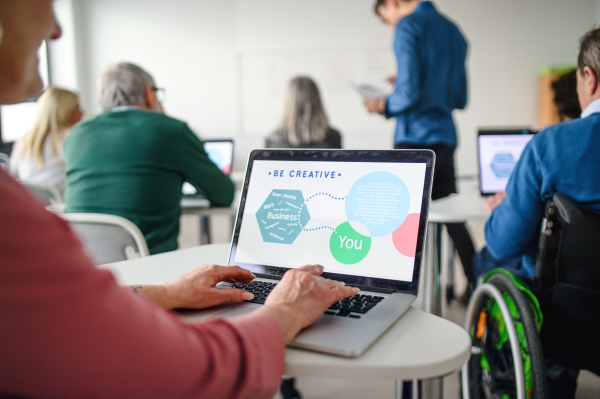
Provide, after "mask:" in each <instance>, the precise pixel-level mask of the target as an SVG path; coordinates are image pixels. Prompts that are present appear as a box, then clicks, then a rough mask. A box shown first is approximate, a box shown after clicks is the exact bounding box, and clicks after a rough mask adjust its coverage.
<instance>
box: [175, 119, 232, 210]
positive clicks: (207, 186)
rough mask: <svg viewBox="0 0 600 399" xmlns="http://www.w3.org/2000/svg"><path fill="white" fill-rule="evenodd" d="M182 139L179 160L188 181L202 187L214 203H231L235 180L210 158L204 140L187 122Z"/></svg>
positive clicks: (183, 127)
mask: <svg viewBox="0 0 600 399" xmlns="http://www.w3.org/2000/svg"><path fill="white" fill-rule="evenodd" d="M180 139H181V151H180V153H179V154H180V155H181V158H180V159H178V160H177V162H178V163H179V165H180V167H181V169H182V172H183V175H184V177H185V179H186V181H188V182H189V183H190V184H191V185H192V186H194V187H196V188H197V189H200V190H201V191H202V193H203V194H204V195H205V196H206V198H207V199H208V200H209V201H210V203H211V204H212V205H214V206H229V205H231V203H232V202H233V196H234V193H235V186H234V184H233V182H232V181H231V179H230V178H229V177H228V176H227V175H225V174H224V173H223V172H221V171H220V170H219V168H218V167H217V165H215V164H214V163H213V162H212V161H211V160H210V158H208V155H207V154H206V151H205V150H204V145H203V143H202V141H201V140H200V139H199V138H198V136H196V135H195V134H194V132H192V131H191V130H190V128H189V127H188V125H187V124H183V126H182V132H181V136H180Z"/></svg>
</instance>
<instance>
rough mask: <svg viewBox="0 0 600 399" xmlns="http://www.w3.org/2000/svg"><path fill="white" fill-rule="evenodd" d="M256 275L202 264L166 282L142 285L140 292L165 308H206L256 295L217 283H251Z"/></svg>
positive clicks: (233, 268) (235, 269) (240, 269)
mask: <svg viewBox="0 0 600 399" xmlns="http://www.w3.org/2000/svg"><path fill="white" fill-rule="evenodd" d="M255 278H256V276H254V274H252V273H251V272H250V271H248V270H246V269H242V268H241V267H239V266H217V265H202V266H200V267H197V268H195V269H194V270H192V271H190V272H188V273H186V274H184V275H181V276H179V277H177V278H175V279H173V280H171V281H169V282H166V283H164V284H160V285H143V286H140V288H138V290H137V292H138V293H139V294H140V295H142V296H143V297H145V298H146V299H148V300H149V301H151V302H153V303H155V304H157V305H159V306H161V307H162V308H165V309H176V308H180V309H183V308H185V309H203V308H208V307H211V306H215V305H219V304H221V303H225V302H239V301H247V300H250V299H252V298H254V295H253V294H252V293H250V292H246V291H244V290H240V289H237V288H225V289H220V288H216V287H215V286H216V285H217V283H219V282H221V281H225V282H228V283H242V284H248V283H249V282H251V281H252V280H254V279H255Z"/></svg>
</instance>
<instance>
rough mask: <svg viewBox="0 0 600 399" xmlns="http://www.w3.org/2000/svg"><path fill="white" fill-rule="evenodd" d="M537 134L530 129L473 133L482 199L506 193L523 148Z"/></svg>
mask: <svg viewBox="0 0 600 399" xmlns="http://www.w3.org/2000/svg"><path fill="white" fill-rule="evenodd" d="M535 133H537V132H536V131H534V130H530V129H512V130H507V129H504V130H480V131H479V132H478V134H477V157H478V161H479V162H478V165H479V187H480V190H481V195H482V196H484V197H485V196H488V195H494V194H496V193H499V192H501V191H505V190H506V185H507V184H508V179H509V178H510V175H511V174H512V171H513V169H514V168H515V166H517V162H518V161H519V158H521V153H522V152H523V150H524V149H525V146H526V145H527V143H529V141H530V140H531V139H532V138H533V136H534V134H535Z"/></svg>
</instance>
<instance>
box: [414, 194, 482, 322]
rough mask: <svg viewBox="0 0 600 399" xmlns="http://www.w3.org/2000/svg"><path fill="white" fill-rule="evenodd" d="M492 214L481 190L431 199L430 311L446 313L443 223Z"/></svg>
mask: <svg viewBox="0 0 600 399" xmlns="http://www.w3.org/2000/svg"><path fill="white" fill-rule="evenodd" d="M488 217H489V214H488V213H487V211H486V210H485V209H484V208H483V198H482V197H481V196H480V195H479V193H473V194H451V195H449V196H448V197H444V198H440V199H438V200H435V201H432V202H431V206H430V207H429V226H428V227H427V243H426V245H427V247H426V252H425V262H426V263H425V268H424V273H423V278H424V280H425V281H424V283H425V284H424V291H425V292H424V298H423V299H424V303H423V308H424V309H425V311H426V312H429V313H432V314H435V315H438V316H440V315H441V312H442V287H441V267H442V223H463V222H467V221H469V220H485V219H487V218H488ZM451 252H452V251H451Z"/></svg>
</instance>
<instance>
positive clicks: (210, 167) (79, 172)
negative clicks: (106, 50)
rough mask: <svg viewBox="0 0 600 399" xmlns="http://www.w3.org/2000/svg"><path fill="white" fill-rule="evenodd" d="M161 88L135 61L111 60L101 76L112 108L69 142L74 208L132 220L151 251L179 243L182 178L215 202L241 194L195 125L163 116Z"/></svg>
mask: <svg viewBox="0 0 600 399" xmlns="http://www.w3.org/2000/svg"><path fill="white" fill-rule="evenodd" d="M159 90H160V89H159V88H157V87H156V85H155V83H154V79H153V78H152V76H150V75H149V74H148V73H147V72H146V71H144V70H143V69H142V68H140V67H138V66H136V65H133V64H128V63H120V64H115V65H111V66H109V67H108V68H107V70H106V71H105V72H104V74H103V75H102V77H101V79H100V83H99V99H100V105H101V106H102V108H103V110H104V111H105V112H103V113H102V114H100V115H98V116H96V117H95V118H93V119H91V120H89V121H86V122H83V123H80V124H78V125H76V126H75V127H74V128H73V129H72V130H71V132H70V133H69V135H68V136H67V139H66V141H65V158H66V168H67V187H66V192H65V203H66V207H67V212H88V213H106V214H111V215H118V216H122V217H124V218H126V219H129V220H130V221H132V222H133V223H135V224H136V225H137V226H138V227H139V229H140V230H141V231H142V233H143V234H144V237H145V238H146V242H147V243H148V248H149V249H150V253H151V254H156V253H161V252H166V251H172V250H175V249H177V235H178V233H179V218H180V216H181V206H180V201H181V195H182V194H181V187H182V185H183V182H185V181H187V182H189V183H191V184H192V185H193V186H194V187H196V189H198V190H199V191H201V192H202V193H203V194H204V195H205V196H206V198H207V199H208V200H209V201H210V202H211V204H212V205H214V206H229V205H230V204H231V203H232V201H233V195H234V185H233V183H232V182H231V180H230V179H229V177H227V176H226V175H224V174H223V173H222V172H221V171H220V170H219V168H218V167H217V166H216V165H215V164H214V163H213V162H212V161H211V160H210V159H209V158H208V156H207V154H206V152H205V151H204V147H203V144H202V142H201V141H200V139H199V138H198V137H197V136H196V135H195V134H194V133H193V132H192V131H191V130H190V128H189V127H188V125H187V124H186V123H184V122H182V121H179V120H177V119H173V118H170V117H168V116H166V115H164V113H163V109H162V105H161V103H160V101H159V100H158V98H157V95H156V94H157V91H159Z"/></svg>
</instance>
